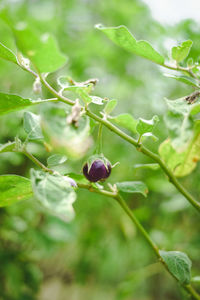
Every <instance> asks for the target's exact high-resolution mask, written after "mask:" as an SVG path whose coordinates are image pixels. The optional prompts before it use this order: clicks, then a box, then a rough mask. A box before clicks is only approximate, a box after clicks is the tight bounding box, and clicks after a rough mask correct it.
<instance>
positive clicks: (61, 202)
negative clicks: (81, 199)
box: [31, 169, 76, 221]
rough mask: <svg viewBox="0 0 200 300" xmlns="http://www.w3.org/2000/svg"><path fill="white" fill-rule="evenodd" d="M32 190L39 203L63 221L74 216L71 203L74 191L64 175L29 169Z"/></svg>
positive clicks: (74, 198)
mask: <svg viewBox="0 0 200 300" xmlns="http://www.w3.org/2000/svg"><path fill="white" fill-rule="evenodd" d="M31 181H32V186H33V192H34V195H35V197H36V198H37V200H38V201H39V202H40V204H41V205H42V206H43V207H44V208H45V209H46V210H47V211H48V212H49V213H51V214H53V215H56V216H58V217H60V218H61V219H62V220H64V221H70V220H71V219H72V218H73V217H74V210H73V207H72V203H73V202H74V201H75V200H76V193H75V191H74V189H73V188H72V187H71V185H70V183H69V182H68V180H66V179H65V177H64V176H60V175H51V174H48V173H45V172H42V171H36V170H33V169H32V170H31Z"/></svg>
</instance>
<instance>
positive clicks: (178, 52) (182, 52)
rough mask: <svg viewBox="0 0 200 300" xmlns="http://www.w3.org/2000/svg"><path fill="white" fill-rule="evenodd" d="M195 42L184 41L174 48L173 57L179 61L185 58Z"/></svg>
mask: <svg viewBox="0 0 200 300" xmlns="http://www.w3.org/2000/svg"><path fill="white" fill-rule="evenodd" d="M192 44H193V42H192V41H191V40H188V41H185V42H183V43H182V44H181V45H180V46H177V47H173V48H172V58H173V59H174V60H176V61H177V62H181V61H182V60H184V59H185V58H186V57H187V56H188V54H189V52H190V49H191V47H192Z"/></svg>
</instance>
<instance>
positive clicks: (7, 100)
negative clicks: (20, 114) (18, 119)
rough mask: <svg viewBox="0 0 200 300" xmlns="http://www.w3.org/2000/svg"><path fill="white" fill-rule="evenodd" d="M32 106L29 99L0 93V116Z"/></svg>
mask: <svg viewBox="0 0 200 300" xmlns="http://www.w3.org/2000/svg"><path fill="white" fill-rule="evenodd" d="M30 105H32V101H31V100H30V99H24V98H22V97H20V96H17V95H12V94H4V93H0V115H3V114H6V113H9V112H12V111H15V110H20V109H24V108H26V107H28V106H30Z"/></svg>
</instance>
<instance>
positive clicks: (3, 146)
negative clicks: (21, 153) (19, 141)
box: [0, 142, 16, 153]
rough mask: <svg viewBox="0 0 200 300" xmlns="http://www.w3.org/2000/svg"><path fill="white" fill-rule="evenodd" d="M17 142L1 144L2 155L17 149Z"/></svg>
mask: <svg viewBox="0 0 200 300" xmlns="http://www.w3.org/2000/svg"><path fill="white" fill-rule="evenodd" d="M15 146H16V143H15V142H8V143H6V144H0V153H3V152H12V151H13V150H14V149H15Z"/></svg>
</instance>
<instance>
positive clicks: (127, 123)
mask: <svg viewBox="0 0 200 300" xmlns="http://www.w3.org/2000/svg"><path fill="white" fill-rule="evenodd" d="M110 120H111V121H112V122H113V123H115V124H116V125H118V126H120V127H122V128H125V129H127V130H129V131H130V132H132V133H136V125H137V120H135V119H134V118H133V116H132V115H130V114H127V113H126V114H120V115H118V116H115V117H110Z"/></svg>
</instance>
